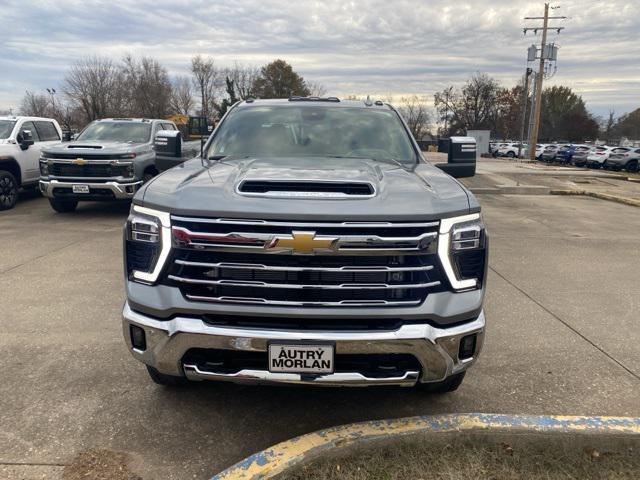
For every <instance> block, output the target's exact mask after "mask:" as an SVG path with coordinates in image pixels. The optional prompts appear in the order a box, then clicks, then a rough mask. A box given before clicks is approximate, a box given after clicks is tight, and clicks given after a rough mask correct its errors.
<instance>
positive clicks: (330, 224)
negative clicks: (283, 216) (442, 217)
mask: <svg viewBox="0 0 640 480" xmlns="http://www.w3.org/2000/svg"><path fill="white" fill-rule="evenodd" d="M171 219H172V220H176V221H179V222H192V223H209V224H222V225H264V226H269V227H296V228H310V229H315V228H340V227H343V228H346V227H358V228H360V227H362V228H411V227H419V228H433V227H437V226H438V225H439V222H404V223H403V222H280V221H272V220H253V219H238V218H194V217H180V216H175V215H174V216H172V217H171Z"/></svg>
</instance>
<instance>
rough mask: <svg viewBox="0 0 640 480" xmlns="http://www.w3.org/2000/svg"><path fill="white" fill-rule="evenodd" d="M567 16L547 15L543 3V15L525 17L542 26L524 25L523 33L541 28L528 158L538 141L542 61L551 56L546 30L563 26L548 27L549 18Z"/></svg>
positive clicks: (533, 158)
mask: <svg viewBox="0 0 640 480" xmlns="http://www.w3.org/2000/svg"><path fill="white" fill-rule="evenodd" d="M565 18H567V17H549V4H548V3H545V4H544V17H525V20H542V21H543V23H542V27H525V28H524V33H525V35H526V33H527V31H529V30H533V32H534V33H538V30H542V41H541V42H540V64H539V67H538V75H537V78H536V94H535V107H534V108H535V116H534V123H533V130H532V131H531V138H530V139H529V159H530V160H535V158H536V148H535V146H536V144H537V143H538V133H539V131H540V110H541V108H540V107H541V104H542V79H543V78H544V62H545V60H551V59H552V58H553V52H552V50H553V48H547V31H548V30H556V31H557V32H558V33H560V31H561V30H563V29H564V27H549V20H551V19H557V20H564V19H565Z"/></svg>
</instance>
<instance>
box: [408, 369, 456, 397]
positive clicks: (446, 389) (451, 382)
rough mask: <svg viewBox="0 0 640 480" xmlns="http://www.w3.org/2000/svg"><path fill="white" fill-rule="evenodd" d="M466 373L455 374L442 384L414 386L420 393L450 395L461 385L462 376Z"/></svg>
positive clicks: (419, 384)
mask: <svg viewBox="0 0 640 480" xmlns="http://www.w3.org/2000/svg"><path fill="white" fill-rule="evenodd" d="M466 373H467V372H460V373H456V374H455V375H451V376H450V377H448V378H446V379H445V380H443V381H442V382H435V383H418V384H416V388H417V389H418V390H420V391H422V392H427V393H450V392H455V391H456V390H457V389H458V387H460V385H462V381H463V380H464V376H465V375H466Z"/></svg>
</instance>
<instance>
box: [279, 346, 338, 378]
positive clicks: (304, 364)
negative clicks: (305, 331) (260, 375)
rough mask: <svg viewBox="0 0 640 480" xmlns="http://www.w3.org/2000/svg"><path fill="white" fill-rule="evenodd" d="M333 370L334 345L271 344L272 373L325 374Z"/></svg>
mask: <svg viewBox="0 0 640 480" xmlns="http://www.w3.org/2000/svg"><path fill="white" fill-rule="evenodd" d="M333 370H334V346H333V345H313V344H284V343H270V344H269V371H270V372H274V373H307V374H324V373H332V372H333Z"/></svg>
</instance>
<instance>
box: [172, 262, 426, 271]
mask: <svg viewBox="0 0 640 480" xmlns="http://www.w3.org/2000/svg"><path fill="white" fill-rule="evenodd" d="M175 263H177V264H178V265H185V266H188V267H202V268H228V269H234V270H268V271H274V272H336V273H393V272H428V271H429V270H433V265H422V266H419V267H387V266H372V267H369V266H361V267H359V266H348V267H293V266H277V265H264V264H258V263H228V262H218V263H207V262H192V261H189V260H181V259H177V260H176V261H175Z"/></svg>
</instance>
